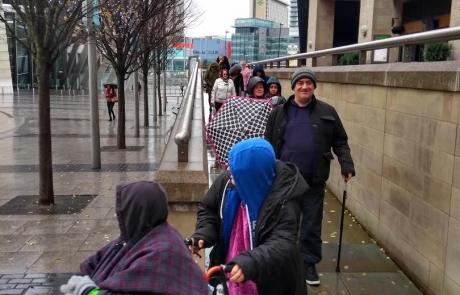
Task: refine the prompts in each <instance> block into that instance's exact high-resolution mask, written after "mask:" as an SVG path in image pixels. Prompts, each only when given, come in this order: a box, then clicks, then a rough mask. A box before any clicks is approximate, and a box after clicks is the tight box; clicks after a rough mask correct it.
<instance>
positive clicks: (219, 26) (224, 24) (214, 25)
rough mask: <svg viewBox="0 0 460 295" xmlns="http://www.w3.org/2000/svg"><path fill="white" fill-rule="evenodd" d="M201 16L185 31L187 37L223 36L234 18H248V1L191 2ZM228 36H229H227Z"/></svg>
mask: <svg viewBox="0 0 460 295" xmlns="http://www.w3.org/2000/svg"><path fill="white" fill-rule="evenodd" d="M192 1H193V3H194V5H195V6H196V8H197V9H198V11H199V12H200V14H201V16H200V19H199V20H198V21H197V23H196V24H195V25H193V26H191V27H190V28H188V29H187V30H186V35H187V37H202V36H210V35H218V36H224V35H225V30H227V31H229V32H234V31H235V29H234V28H231V26H233V25H234V24H235V19H236V18H246V17H249V0H192ZM227 36H229V35H227Z"/></svg>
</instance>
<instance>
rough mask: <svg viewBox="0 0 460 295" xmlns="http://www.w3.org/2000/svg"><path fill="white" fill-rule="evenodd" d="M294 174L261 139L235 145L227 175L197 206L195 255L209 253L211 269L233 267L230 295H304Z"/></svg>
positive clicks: (298, 188)
mask: <svg viewBox="0 0 460 295" xmlns="http://www.w3.org/2000/svg"><path fill="white" fill-rule="evenodd" d="M306 189H308V186H307V183H306V182H305V180H304V179H303V178H302V176H301V175H300V173H299V172H298V170H297V168H296V167H295V166H294V165H292V164H286V163H283V162H280V161H277V160H276V159H275V153H274V150H273V147H272V146H271V145H270V143H268V142H267V141H265V140H264V139H262V138H252V139H247V140H244V141H241V142H239V143H237V144H235V145H234V146H233V147H232V149H231V150H230V152H229V169H227V171H225V172H223V173H222V174H221V175H220V176H219V177H218V178H217V179H216V180H215V181H214V183H213V184H212V186H211V188H210V189H209V191H208V192H207V193H206V195H205V196H204V197H203V199H202V200H201V202H200V203H199V205H198V213H197V224H196V229H195V233H194V234H193V236H192V238H193V239H194V240H195V241H198V246H196V247H194V249H193V251H194V252H195V253H197V251H199V249H201V248H203V247H206V248H207V247H213V246H214V247H213V249H212V250H211V253H210V255H209V261H210V263H209V267H212V266H215V265H220V264H227V265H229V266H231V267H232V270H231V273H230V280H229V289H230V291H231V292H230V294H234V295H252V294H261V295H280V294H283V295H305V294H307V290H306V284H305V281H304V279H303V265H302V260H301V256H300V251H299V247H298V245H297V233H298V229H299V221H300V204H301V202H302V195H303V193H304V192H305V190H306Z"/></svg>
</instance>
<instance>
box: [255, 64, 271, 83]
mask: <svg viewBox="0 0 460 295" xmlns="http://www.w3.org/2000/svg"><path fill="white" fill-rule="evenodd" d="M252 76H253V77H256V76H257V77H261V78H262V79H264V81H265V83H267V82H268V79H270V77H269V76H267V75H265V70H264V67H263V66H262V65H257V66H255V67H254V69H253V70H252Z"/></svg>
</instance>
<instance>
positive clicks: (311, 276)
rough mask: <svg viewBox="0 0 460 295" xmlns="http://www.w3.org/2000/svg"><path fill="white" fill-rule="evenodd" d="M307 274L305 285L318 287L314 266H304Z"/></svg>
mask: <svg viewBox="0 0 460 295" xmlns="http://www.w3.org/2000/svg"><path fill="white" fill-rule="evenodd" d="M306 272H307V284H309V285H311V286H318V285H319V276H318V273H317V272H316V268H315V265H314V264H307V266H306Z"/></svg>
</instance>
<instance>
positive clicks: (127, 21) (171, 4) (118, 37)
mask: <svg viewBox="0 0 460 295" xmlns="http://www.w3.org/2000/svg"><path fill="white" fill-rule="evenodd" d="M183 3H184V2H183V0H162V1H156V0H101V1H100V16H101V17H100V19H101V25H100V26H99V27H97V28H96V29H95V30H96V39H97V47H98V49H99V51H100V52H101V54H102V55H103V56H104V57H106V58H107V59H108V60H109V61H110V63H111V64H112V67H113V69H114V70H115V72H116V75H117V84H118V89H119V90H118V134H117V147H118V148H119V149H125V148H126V142H125V130H126V127H125V85H124V84H125V83H124V82H125V80H126V79H128V77H129V75H130V74H131V73H133V72H135V71H137V70H138V69H139V67H140V65H138V64H137V63H136V61H137V60H138V59H139V57H140V56H141V54H142V53H144V52H145V51H146V47H145V46H143V45H142V40H143V39H142V32H145V30H148V28H149V21H150V20H151V19H154V18H156V17H159V16H161V15H163V14H164V12H165V11H167V12H176V11H177V12H180V11H181V10H182V7H183ZM175 17H177V14H174V13H173V14H172V15H171V16H170V18H168V19H166V21H168V20H171V19H174V18H175ZM158 25H159V26H160V27H163V28H168V27H169V26H168V25H167V24H165V23H160V24H158ZM167 30H168V29H167ZM147 33H148V31H147ZM146 54H147V53H146ZM144 91H145V90H144Z"/></svg>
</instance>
